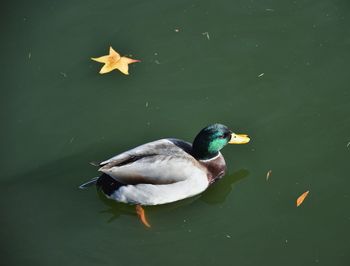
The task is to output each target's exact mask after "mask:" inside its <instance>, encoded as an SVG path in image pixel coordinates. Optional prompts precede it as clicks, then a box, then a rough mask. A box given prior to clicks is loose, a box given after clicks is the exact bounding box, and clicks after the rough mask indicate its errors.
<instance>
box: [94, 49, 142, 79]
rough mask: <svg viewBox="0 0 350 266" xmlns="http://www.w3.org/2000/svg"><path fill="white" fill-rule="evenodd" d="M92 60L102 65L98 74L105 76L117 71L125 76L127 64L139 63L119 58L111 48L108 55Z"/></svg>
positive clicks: (127, 69)
mask: <svg viewBox="0 0 350 266" xmlns="http://www.w3.org/2000/svg"><path fill="white" fill-rule="evenodd" d="M91 59H92V60H94V61H96V62H99V63H103V64H104V65H103V67H102V68H101V70H100V74H105V73H108V72H111V71H113V70H114V69H118V70H119V71H120V72H122V73H123V74H125V75H129V64H132V63H136V62H141V61H140V60H136V59H131V58H128V57H125V56H120V54H118V52H116V51H115V50H114V49H113V48H112V46H111V47H109V54H108V55H104V56H101V57H97V58H91Z"/></svg>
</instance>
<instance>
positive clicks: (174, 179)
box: [80, 124, 250, 205]
mask: <svg viewBox="0 0 350 266" xmlns="http://www.w3.org/2000/svg"><path fill="white" fill-rule="evenodd" d="M249 140H250V139H249V137H248V136H247V135H242V134H235V133H232V132H231V131H230V130H229V129H228V128H227V127H226V126H224V125H221V124H213V125H209V126H207V127H205V128H203V129H202V130H201V131H200V132H199V133H198V135H197V136H196V137H195V139H194V141H193V144H191V143H189V142H186V141H183V140H179V139H173V138H166V139H160V140H156V141H153V142H149V143H146V144H143V145H141V146H138V147H136V148H134V149H131V150H129V151H126V152H123V153H121V154H118V155H116V156H114V157H112V158H110V159H108V160H105V161H103V162H101V163H99V164H98V165H99V167H100V168H99V171H100V172H102V175H101V176H100V177H97V178H95V179H92V180H91V181H89V182H87V183H85V184H82V185H81V186H80V188H82V189H84V188H86V187H88V186H90V185H92V184H96V186H97V187H98V188H100V189H101V190H102V192H103V193H104V194H105V195H106V196H107V197H108V198H110V199H113V200H116V201H118V202H124V203H129V204H136V205H159V204H165V203H170V202H174V201H178V200H182V199H185V198H189V197H192V196H195V195H197V194H199V193H201V192H203V191H204V190H206V189H207V188H208V187H209V185H211V184H212V183H214V182H215V181H216V180H218V179H219V178H221V177H222V176H224V174H225V171H226V163H225V160H224V157H223V156H222V154H221V153H220V150H221V149H222V148H223V147H224V146H225V145H226V144H228V143H230V144H244V143H248V142H249Z"/></svg>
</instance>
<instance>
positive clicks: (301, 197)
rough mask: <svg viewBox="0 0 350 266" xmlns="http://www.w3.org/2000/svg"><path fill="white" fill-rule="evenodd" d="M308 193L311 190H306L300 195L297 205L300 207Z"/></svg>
mask: <svg viewBox="0 0 350 266" xmlns="http://www.w3.org/2000/svg"><path fill="white" fill-rule="evenodd" d="M308 194H309V191H306V192H304V193H303V194H301V195H300V196H299V198H298V199H297V207H299V205H300V204H302V203H303V201H304V199H305V198H306V196H307V195H308Z"/></svg>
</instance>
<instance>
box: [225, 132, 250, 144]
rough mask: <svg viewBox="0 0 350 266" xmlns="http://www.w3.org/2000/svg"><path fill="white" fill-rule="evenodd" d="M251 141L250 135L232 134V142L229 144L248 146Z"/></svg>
mask: <svg viewBox="0 0 350 266" xmlns="http://www.w3.org/2000/svg"><path fill="white" fill-rule="evenodd" d="M249 141H250V138H249V137H248V135H245V134H235V133H232V134H231V140H230V141H229V142H228V143H229V144H246V143H248V142H249Z"/></svg>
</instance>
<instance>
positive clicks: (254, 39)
mask: <svg viewBox="0 0 350 266" xmlns="http://www.w3.org/2000/svg"><path fill="white" fill-rule="evenodd" d="M349 12H350V3H349V1H347V0H337V1H330V0H328V1H327V0H318V1H316V0H310V1H277V0H262V1H247V0H235V1H208V0H202V1H160V0H159V1H141V0H139V1H115V0H114V1H111V0H110V1H91V0H88V1H35V3H34V2H31V1H20V0H14V1H11V2H9V1H8V3H7V4H3V7H2V11H1V28H2V40H1V44H0V46H1V51H2V60H1V65H2V71H1V88H0V90H1V95H2V97H1V105H0V106H1V113H0V114H1V125H2V126H1V128H2V130H1V133H0V134H1V147H2V148H1V156H0V159H1V160H0V161H1V176H0V192H1V194H0V195H1V201H0V205H1V213H2V215H1V219H0V221H1V224H0V225H1V226H0V228H1V229H0V239H1V253H0V254H1V260H2V261H3V263H4V264H3V265H27V266H29V265H35V266H40V265H45V266H47V265H86V266H88V265H169V266H170V265H240V266H242V265H269V266H274V265H276V266H277V265H291V266H295V265H337V266H342V265H350V255H349V247H350V240H349V237H350V229H349V228H350V212H349V210H350V208H349V207H350V206H349V203H350V192H349V187H350V178H349V172H350V166H349V165H350V164H349V158H350V108H349V102H350V92H349V82H350V78H349V66H350V64H349V62H350V35H349V28H350V17H349ZM110 45H112V46H113V47H114V48H115V49H116V50H117V51H118V52H120V53H121V54H122V55H132V57H133V58H136V59H140V60H141V61H142V62H141V63H136V64H132V65H130V75H129V76H126V75H123V74H121V73H120V72H118V71H114V72H111V73H109V74H106V75H100V74H98V72H99V70H100V68H101V66H102V65H101V64H99V63H97V62H94V61H91V60H90V58H91V57H98V56H102V55H105V54H107V52H108V48H109V46H110ZM215 122H220V123H223V124H226V125H227V126H229V127H230V128H231V129H233V130H234V131H235V132H237V133H247V134H249V135H250V136H251V138H252V141H251V142H250V143H249V144H248V145H238V146H228V147H225V148H224V149H223V151H222V153H223V154H224V156H225V159H226V162H227V165H228V173H227V175H226V176H225V178H224V179H222V180H221V181H220V182H217V183H216V184H214V185H213V186H212V187H211V188H209V189H208V190H207V191H206V192H205V193H203V194H202V195H200V196H197V197H195V198H192V199H187V200H185V201H181V202H177V203H174V204H168V205H164V206H157V207H148V208H145V209H146V213H147V216H148V220H149V222H150V223H151V224H152V228H151V229H146V228H145V227H144V226H143V225H142V224H141V223H140V221H139V219H138V218H137V216H136V214H135V210H134V208H133V207H131V206H127V205H124V204H117V203H113V202H110V201H108V200H106V199H105V198H104V197H103V196H102V195H100V194H99V193H97V191H96V190H95V189H94V188H91V189H89V190H87V191H81V190H79V189H78V186H79V185H80V184H81V183H83V182H85V181H87V180H89V179H90V178H92V177H94V176H96V175H97V172H96V169H95V167H93V166H91V165H89V162H90V161H99V160H104V159H107V158H109V157H111V156H112V155H114V154H117V153H120V152H122V151H125V150H127V149H129V148H132V147H135V146H137V145H139V144H142V143H145V142H148V141H152V140H155V139H159V138H163V137H176V138H181V139H185V140H188V141H191V140H192V139H193V138H194V136H195V135H196V134H197V133H198V131H199V130H200V129H201V128H203V127H204V126H206V125H208V124H211V123H215ZM270 170H271V171H272V172H271V175H270V177H269V178H268V180H267V178H266V175H267V173H268V171H270ZM307 190H309V191H310V193H309V195H308V197H307V198H306V199H305V201H304V202H303V204H302V205H301V206H299V207H298V208H297V207H296V206H295V201H296V199H297V198H298V196H299V195H301V194H302V193H303V192H305V191H307Z"/></svg>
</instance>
